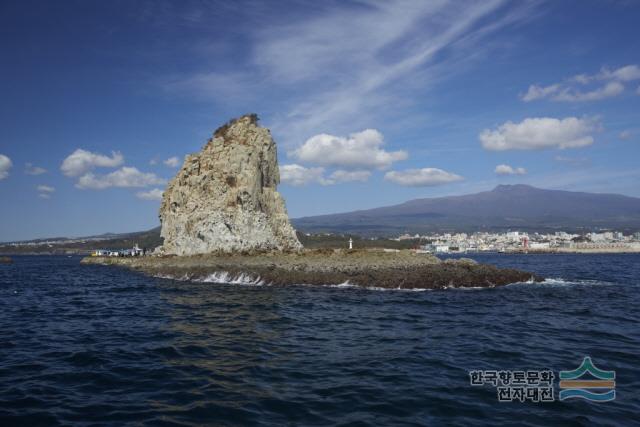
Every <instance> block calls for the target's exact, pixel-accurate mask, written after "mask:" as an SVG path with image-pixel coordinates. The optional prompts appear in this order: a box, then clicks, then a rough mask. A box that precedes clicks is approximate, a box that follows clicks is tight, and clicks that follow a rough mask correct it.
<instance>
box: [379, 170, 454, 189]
mask: <svg viewBox="0 0 640 427" xmlns="http://www.w3.org/2000/svg"><path fill="white" fill-rule="evenodd" d="M384 179H386V180H387V181H391V182H394V183H396V184H399V185H404V186H407V187H431V186H435V185H443V184H448V183H451V182H456V181H462V180H463V179H464V178H463V177H461V176H460V175H456V174H455V173H451V172H447V171H444V170H442V169H436V168H423V169H407V170H404V171H391V172H387V173H386V174H385V175H384Z"/></svg>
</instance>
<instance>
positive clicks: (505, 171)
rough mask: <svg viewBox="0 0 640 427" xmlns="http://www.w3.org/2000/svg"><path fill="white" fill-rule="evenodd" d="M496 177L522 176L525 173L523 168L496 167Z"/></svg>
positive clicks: (503, 165)
mask: <svg viewBox="0 0 640 427" xmlns="http://www.w3.org/2000/svg"><path fill="white" fill-rule="evenodd" d="M494 172H495V173H497V174H498V175H524V174H526V173H527V170H526V169H525V168H514V167H512V166H509V165H505V164H502V165H498V166H496V169H495V171H494Z"/></svg>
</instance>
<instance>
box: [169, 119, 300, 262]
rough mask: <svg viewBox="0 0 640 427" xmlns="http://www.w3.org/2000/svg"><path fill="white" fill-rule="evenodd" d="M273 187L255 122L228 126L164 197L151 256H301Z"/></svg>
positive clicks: (261, 131)
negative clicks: (158, 240) (158, 242)
mask: <svg viewBox="0 0 640 427" xmlns="http://www.w3.org/2000/svg"><path fill="white" fill-rule="evenodd" d="M279 182H280V175H279V170H278V159H277V154H276V143H275V141H274V140H273V138H272V137H271V133H270V131H269V129H266V128H263V127H260V126H259V125H258V117H257V116H256V115H255V114H249V115H245V116H242V117H239V118H237V119H234V120H231V121H229V122H228V123H227V124H225V125H224V126H222V127H220V128H218V130H216V131H215V133H214V135H213V137H212V138H211V139H209V141H208V142H207V144H206V145H205V146H204V148H203V149H202V151H201V152H199V153H197V154H192V155H190V156H187V157H186V159H185V161H184V164H183V166H182V168H181V169H180V171H179V172H178V174H177V175H176V176H175V177H174V178H173V180H171V182H170V183H169V185H168V186H167V188H166V190H165V191H164V195H163V199H162V205H161V207H160V222H161V224H162V229H161V236H162V237H163V238H164V244H163V246H162V247H161V248H159V250H158V253H160V254H166V255H194V254H207V253H212V252H227V253H233V252H240V251H251V250H259V251H265V250H279V251H287V250H297V249H300V248H301V247H302V245H301V244H300V242H299V241H298V239H297V237H296V235H295V231H294V230H293V228H292V227H291V224H290V223H289V217H288V215H287V211H286V208H285V204H284V200H283V198H282V197H281V196H280V194H279V193H278V192H277V190H276V187H277V185H278V183H279Z"/></svg>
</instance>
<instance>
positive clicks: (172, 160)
mask: <svg viewBox="0 0 640 427" xmlns="http://www.w3.org/2000/svg"><path fill="white" fill-rule="evenodd" d="M162 163H164V164H165V166H168V167H170V168H177V167H178V166H180V159H179V158H178V157H176V156H173V157H169V158H168V159H167V160H165V161H164V162H162Z"/></svg>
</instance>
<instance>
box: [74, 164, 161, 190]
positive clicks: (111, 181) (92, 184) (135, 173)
mask: <svg viewBox="0 0 640 427" xmlns="http://www.w3.org/2000/svg"><path fill="white" fill-rule="evenodd" d="M166 182H167V181H166V180H165V179H163V178H160V177H158V176H157V175H156V174H154V173H144V172H140V171H139V170H138V169H137V168H134V167H129V166H123V167H122V168H120V169H118V170H116V171H113V172H111V173H109V174H107V175H94V174H93V173H87V174H85V175H82V176H81V177H80V178H79V179H78V182H77V183H76V187H77V188H79V189H82V190H104V189H106V188H111V187H120V188H129V187H148V186H150V185H158V184H164V183H166Z"/></svg>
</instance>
